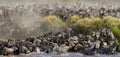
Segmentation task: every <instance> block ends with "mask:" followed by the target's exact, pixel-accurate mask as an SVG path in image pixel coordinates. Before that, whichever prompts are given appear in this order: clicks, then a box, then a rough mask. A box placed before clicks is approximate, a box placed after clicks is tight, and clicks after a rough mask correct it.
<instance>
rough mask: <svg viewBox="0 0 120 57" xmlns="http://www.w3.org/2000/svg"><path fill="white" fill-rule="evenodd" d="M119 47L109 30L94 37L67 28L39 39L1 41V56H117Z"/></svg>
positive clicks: (102, 31)
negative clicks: (32, 54) (77, 54)
mask: <svg viewBox="0 0 120 57" xmlns="http://www.w3.org/2000/svg"><path fill="white" fill-rule="evenodd" d="M92 39H93V40H92ZM117 47H118V43H117V41H116V39H115V38H114V35H113V33H112V32H111V31H110V30H109V29H107V28H104V29H102V30H100V31H95V32H93V34H92V35H83V34H76V33H74V31H73V30H72V29H71V28H66V29H65V30H64V31H62V32H57V33H52V32H50V33H47V34H44V35H42V36H39V37H30V38H26V40H17V39H16V40H15V39H8V41H0V55H10V54H12V55H19V54H28V53H31V52H37V53H40V52H45V53H57V54H62V53H67V52H80V53H83V54H84V55H94V54H96V53H100V54H116V52H117V50H116V49H117Z"/></svg>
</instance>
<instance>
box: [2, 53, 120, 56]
mask: <svg viewBox="0 0 120 57" xmlns="http://www.w3.org/2000/svg"><path fill="white" fill-rule="evenodd" d="M0 57H120V53H117V54H114V55H105V54H96V55H92V56H87V55H82V54H81V53H67V54H62V55H55V54H46V53H43V54H35V53H32V54H29V55H17V56H0Z"/></svg>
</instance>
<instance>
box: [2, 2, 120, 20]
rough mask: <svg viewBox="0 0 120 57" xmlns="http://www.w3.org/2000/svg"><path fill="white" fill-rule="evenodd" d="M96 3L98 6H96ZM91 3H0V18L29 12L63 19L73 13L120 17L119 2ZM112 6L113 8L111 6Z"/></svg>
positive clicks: (93, 16) (87, 15)
mask: <svg viewBox="0 0 120 57" xmlns="http://www.w3.org/2000/svg"><path fill="white" fill-rule="evenodd" d="M97 5H98V6H97ZM97 5H96V3H95V4H93V5H91V6H89V5H88V6H86V5H85V4H82V3H80V2H78V3H70V4H62V3H57V2H56V3H51V4H44V3H43V4H38V3H31V4H17V5H1V6H0V16H1V18H3V19H4V18H13V16H24V15H26V13H28V12H31V13H32V14H35V15H38V16H48V15H55V16H57V17H60V18H61V19H63V20H66V19H69V18H70V17H71V16H73V15H79V16H80V17H81V18H101V19H103V17H104V16H112V17H117V18H120V7H119V4H118V5H117V6H116V4H115V5H114V6H113V5H109V6H107V5H101V4H97ZM113 7H114V8H113Z"/></svg>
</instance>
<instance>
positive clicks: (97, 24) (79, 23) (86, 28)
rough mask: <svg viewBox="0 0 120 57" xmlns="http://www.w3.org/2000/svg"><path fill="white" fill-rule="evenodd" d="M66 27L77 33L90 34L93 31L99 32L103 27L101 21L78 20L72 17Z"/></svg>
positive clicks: (77, 17)
mask: <svg viewBox="0 0 120 57" xmlns="http://www.w3.org/2000/svg"><path fill="white" fill-rule="evenodd" d="M67 24H68V26H70V27H72V28H73V29H74V30H75V31H76V32H77V33H82V34H91V33H92V31H93V30H99V29H102V28H103V27H104V23H103V21H102V20H101V19H94V18H92V19H89V18H84V19H80V18H79V16H77V15H75V16H72V17H71V19H69V20H68V21H67Z"/></svg>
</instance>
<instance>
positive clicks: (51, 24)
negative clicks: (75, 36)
mask: <svg viewBox="0 0 120 57" xmlns="http://www.w3.org/2000/svg"><path fill="white" fill-rule="evenodd" d="M64 26H65V22H63V21H62V19H60V18H58V17H56V16H53V15H52V16H47V17H45V18H44V19H43V21H42V24H41V27H42V28H43V31H46V32H49V31H58V30H60V28H62V27H64Z"/></svg>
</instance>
